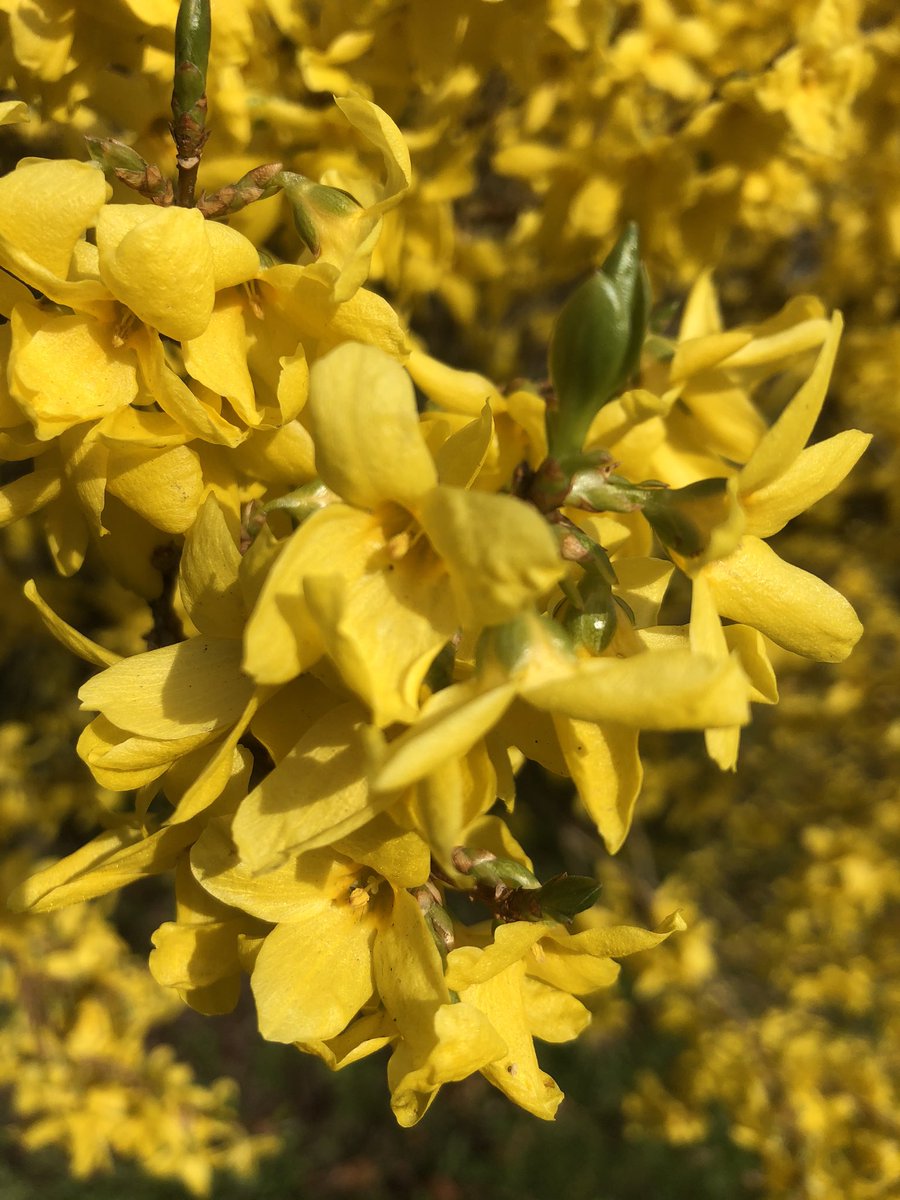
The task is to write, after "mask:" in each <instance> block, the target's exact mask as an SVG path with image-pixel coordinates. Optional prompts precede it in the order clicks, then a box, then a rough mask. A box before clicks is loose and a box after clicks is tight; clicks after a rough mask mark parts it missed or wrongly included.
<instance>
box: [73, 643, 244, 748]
mask: <svg viewBox="0 0 900 1200" xmlns="http://www.w3.org/2000/svg"><path fill="white" fill-rule="evenodd" d="M240 656H241V647H240V643H239V642H236V641H233V640H231V639H226V638H190V639H189V640H188V641H186V642H179V643H178V644H177V645H175V646H162V647H161V648H160V649H159V650H149V651H147V652H146V653H145V654H136V655H134V656H133V657H132V658H126V659H123V660H122V662H120V663H117V664H116V665H115V666H114V667H110V668H109V669H108V670H106V671H101V672H100V674H99V675H95V676H94V677H93V679H89V680H88V681H87V683H85V684H83V685H82V687H81V690H80V691H79V693H78V697H79V699H80V700H81V703H82V707H83V708H87V709H96V710H99V711H100V712H102V713H103V715H104V716H105V717H106V718H107V719H108V720H110V721H112V722H113V723H114V724H115V725H118V726H120V727H121V728H122V729H129V730H133V731H134V732H135V733H140V734H143V735H144V736H145V737H151V738H161V739H164V740H165V739H175V738H184V737H189V736H190V735H191V734H194V733H210V734H212V733H215V732H216V731H217V730H219V729H224V728H225V727H226V726H229V725H232V724H233V723H234V722H235V721H237V719H238V718H239V717H240V715H241V712H242V711H243V709H244V708H245V707H246V705H247V703H248V701H249V700H250V695H251V693H252V691H253V681H252V680H250V679H248V678H247V676H246V675H243V674H242V673H241V670H240Z"/></svg>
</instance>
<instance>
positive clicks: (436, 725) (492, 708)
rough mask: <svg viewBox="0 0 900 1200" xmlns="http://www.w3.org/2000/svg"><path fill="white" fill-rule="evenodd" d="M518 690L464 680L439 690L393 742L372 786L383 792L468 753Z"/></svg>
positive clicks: (413, 780)
mask: <svg viewBox="0 0 900 1200" xmlns="http://www.w3.org/2000/svg"><path fill="white" fill-rule="evenodd" d="M515 694H516V689H515V685H514V684H511V683H509V684H504V685H502V686H500V687H496V688H491V689H489V690H488V691H485V692H479V691H478V690H476V689H474V688H472V687H471V686H467V685H464V684H460V685H458V686H456V687H449V688H444V690H443V691H440V692H436V693H435V695H433V696H432V697H431V699H430V700H429V701H428V702H427V703H426V704H425V705H424V706H423V708H422V712H421V715H420V717H419V719H418V721H417V722H416V723H415V725H413V726H412V728H411V729H409V730H408V731H407V732H406V733H404V734H401V735H400V737H399V738H397V739H396V740H395V741H393V742H391V744H390V746H389V749H388V754H387V757H386V759H385V761H384V762H383V763H382V764H381V766H380V767H379V769H378V770H377V772H376V773H375V775H374V777H373V780H372V787H373V788H374V789H375V790H377V791H394V790H396V789H399V788H402V787H406V786H407V785H408V784H410V783H413V782H415V780H417V779H421V778H423V776H425V775H427V774H428V773H429V771H431V770H433V769H434V768H435V767H436V766H439V765H440V764H441V763H443V762H446V760H447V759H449V758H455V757H458V756H459V755H462V754H465V753H466V752H467V751H468V750H470V749H471V748H472V746H474V745H475V743H476V742H477V741H478V739H479V738H480V737H483V736H484V734H485V733H487V732H488V730H490V729H492V728H493V726H494V725H495V724H496V723H497V721H498V720H499V719H500V717H501V716H502V715H503V713H504V712H505V711H506V709H507V708H508V707H509V705H510V704H511V702H512V700H513V697H514V696H515Z"/></svg>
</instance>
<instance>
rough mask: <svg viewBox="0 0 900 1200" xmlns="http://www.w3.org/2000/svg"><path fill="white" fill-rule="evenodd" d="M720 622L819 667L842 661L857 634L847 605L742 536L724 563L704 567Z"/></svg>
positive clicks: (814, 579)
mask: <svg viewBox="0 0 900 1200" xmlns="http://www.w3.org/2000/svg"><path fill="white" fill-rule="evenodd" d="M703 570H704V572H705V573H706V577H707V579H708V580H709V584H710V587H711V588H712V592H713V596H714V597H715V602H716V606H717V608H718V610H719V612H720V613H721V614H722V616H723V617H730V618H731V619H732V620H733V621H738V622H740V623H741V624H743V625H751V626H753V628H754V629H758V630H759V631H760V632H761V633H764V634H765V635H766V637H769V638H771V639H772V641H773V642H777V643H778V645H779V646H784V648H785V649H786V650H793V651H794V653H795V654H802V655H804V657H806V658H814V659H817V660H818V661H819V662H843V660H844V659H845V658H846V657H847V655H848V654H849V653H850V651H851V650H852V649H853V647H854V646H855V645H856V643H857V642H858V641H859V639H860V637H861V635H862V625H861V624H860V622H859V618H858V617H857V615H856V613H855V612H854V611H853V608H852V607H851V605H850V604H849V603H848V601H847V600H845V599H844V597H843V596H842V595H841V594H840V592H836V591H835V590H834V588H831V587H829V586H828V584H827V583H824V582H823V581H822V580H821V579H818V578H817V577H816V576H815V575H810V574H809V572H808V571H801V570H800V568H799V567H794V566H791V565H790V564H789V563H786V562H785V561H784V560H783V559H781V558H779V557H778V555H777V554H776V553H775V551H774V550H772V549H771V548H770V547H769V546H768V545H767V544H766V543H765V542H763V541H761V540H760V539H759V538H755V537H749V536H747V537H744V538H743V539H742V540H741V542H740V545H739V546H738V548H737V549H736V550H735V551H734V552H733V553H732V554H730V555H729V556H728V557H727V558H723V559H719V560H718V561H716V562H713V563H709V564H707V566H705V567H704V568H703Z"/></svg>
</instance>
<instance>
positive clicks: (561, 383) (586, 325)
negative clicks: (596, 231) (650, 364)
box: [547, 223, 650, 460]
mask: <svg viewBox="0 0 900 1200" xmlns="http://www.w3.org/2000/svg"><path fill="white" fill-rule="evenodd" d="M649 311H650V285H649V281H648V279H647V273H646V271H645V270H644V267H643V265H642V263H641V260H640V239H639V236H638V230H637V226H636V225H634V224H633V223H632V224H630V225H628V227H627V228H626V229H625V232H624V233H623V234H622V236H621V237H620V238H619V240H618V242H617V243H616V245H615V246H614V247H613V249H612V250H611V251H610V253H609V255H608V256H607V258H606V260H605V261H604V263H603V265H602V266H601V268H600V270H599V271H596V272H595V273H594V274H593V275H592V276H591V278H590V279H588V280H586V281H585V282H584V283H583V284H582V285H581V287H579V288H578V289H577V290H576V291H575V292H574V293H573V294H572V295H571V296H570V297H569V299H568V301H567V302H566V304H565V305H564V307H563V309H562V311H561V313H560V314H559V317H558V318H557V321H556V327H555V329H554V331H553V338H552V341H551V343H550V363H549V365H550V380H551V382H552V384H553V389H554V392H555V402H554V404H553V406H552V407H548V410H547V441H548V446H549V452H550V456H551V457H554V458H557V459H561V460H565V459H567V458H569V457H571V456H572V455H576V454H578V452H579V451H580V450H581V449H582V447H583V445H584V439H585V437H586V436H587V432H588V429H589V428H590V424H591V422H592V421H593V419H594V417H595V416H596V414H597V412H598V411H599V410H600V408H602V406H603V405H604V404H605V403H606V402H607V401H608V400H609V399H611V397H612V396H614V395H615V393H616V392H617V391H618V390H620V389H621V387H622V386H623V384H624V383H625V381H626V380H627V379H628V378H629V376H631V375H632V374H633V373H634V371H635V370H636V368H637V365H638V363H639V361H640V355H641V347H642V345H643V342H644V335H645V333H646V331H647V320H648V317H649Z"/></svg>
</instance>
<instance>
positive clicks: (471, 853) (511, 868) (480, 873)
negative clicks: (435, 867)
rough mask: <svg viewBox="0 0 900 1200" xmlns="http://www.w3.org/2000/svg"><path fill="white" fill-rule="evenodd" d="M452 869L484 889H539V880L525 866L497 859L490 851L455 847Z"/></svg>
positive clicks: (512, 861)
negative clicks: (469, 876) (470, 878)
mask: <svg viewBox="0 0 900 1200" xmlns="http://www.w3.org/2000/svg"><path fill="white" fill-rule="evenodd" d="M451 857H452V861H453V865H454V867H456V869H457V871H459V872H460V874H462V875H471V877H472V878H473V879H474V880H475V882H476V883H480V884H483V885H485V886H486V887H492V888H496V887H501V888H526V889H531V888H539V887H540V886H541V884H540V880H539V879H538V878H537V876H536V875H533V874H532V873H531V871H529V870H528V868H527V867H526V866H523V865H522V863H518V862H516V861H515V859H512V858H498V857H497V855H495V854H492V853H491V851H490V850H469V849H468V848H467V847H466V846H456V847H455V848H454V850H453V854H452V856H451Z"/></svg>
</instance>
